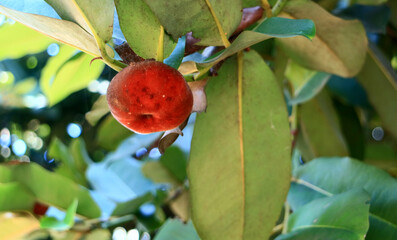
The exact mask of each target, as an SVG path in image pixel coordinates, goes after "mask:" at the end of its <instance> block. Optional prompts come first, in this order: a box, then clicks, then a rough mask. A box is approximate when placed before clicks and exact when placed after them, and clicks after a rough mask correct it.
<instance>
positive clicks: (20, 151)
mask: <svg viewBox="0 0 397 240" xmlns="http://www.w3.org/2000/svg"><path fill="white" fill-rule="evenodd" d="M26 150H27V146H26V143H25V142H24V141H23V140H21V139H18V140H16V141H15V142H14V143H13V144H12V151H13V152H14V154H15V155H17V156H18V157H20V156H23V155H24V154H25V152H26Z"/></svg>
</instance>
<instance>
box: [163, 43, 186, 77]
mask: <svg viewBox="0 0 397 240" xmlns="http://www.w3.org/2000/svg"><path fill="white" fill-rule="evenodd" d="M185 45H186V37H185V36H182V37H181V38H179V40H178V43H177V44H176V47H175V49H174V51H172V53H171V55H170V56H169V57H168V58H166V59H164V63H165V64H167V65H168V66H171V67H173V68H175V69H178V68H179V66H180V65H181V63H182V59H183V57H184V55H185Z"/></svg>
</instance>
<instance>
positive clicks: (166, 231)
mask: <svg viewBox="0 0 397 240" xmlns="http://www.w3.org/2000/svg"><path fill="white" fill-rule="evenodd" d="M169 239H172V240H200V238H199V236H198V235H197V232H196V230H195V229H194V226H193V224H192V221H189V222H187V223H186V224H183V223H182V222H181V221H179V220H177V219H168V220H167V221H166V222H165V223H164V225H163V226H162V227H161V228H160V230H159V232H158V233H157V234H156V236H155V237H154V240H169Z"/></svg>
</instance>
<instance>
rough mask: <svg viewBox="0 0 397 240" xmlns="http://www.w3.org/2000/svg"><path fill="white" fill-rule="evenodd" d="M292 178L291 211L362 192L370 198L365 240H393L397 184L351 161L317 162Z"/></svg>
mask: <svg viewBox="0 0 397 240" xmlns="http://www.w3.org/2000/svg"><path fill="white" fill-rule="evenodd" d="M293 175H294V179H293V183H292V185H291V189H290V193H289V195H288V202H289V203H290V204H291V207H292V208H293V209H294V210H297V209H300V207H301V206H303V205H305V204H306V203H308V202H310V201H312V200H314V199H317V198H321V197H324V196H328V197H331V196H332V195H334V194H339V193H343V192H346V191H349V190H351V189H357V188H362V189H364V190H365V191H367V192H368V193H369V194H370V195H371V202H370V204H371V208H370V227H369V231H368V233H367V236H366V238H365V239H366V240H375V239H382V240H383V239H384V240H392V239H396V237H397V214H396V211H394V210H395V209H396V207H397V190H396V189H397V180H396V179H394V178H393V177H391V176H390V175H389V174H387V173H386V172H384V171H382V170H380V169H378V168H376V167H373V166H370V165H367V164H364V163H361V162H359V161H357V160H354V159H351V158H318V159H315V160H314V161H311V162H309V163H307V164H304V165H303V166H301V167H299V168H297V169H296V170H295V171H294V173H293Z"/></svg>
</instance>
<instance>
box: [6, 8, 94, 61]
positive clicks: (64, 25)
mask: <svg viewBox="0 0 397 240" xmlns="http://www.w3.org/2000/svg"><path fill="white" fill-rule="evenodd" d="M0 13H1V14H4V15H6V16H8V17H10V18H12V19H14V20H15V21H17V22H20V23H22V24H24V25H26V26H28V27H30V28H32V29H34V30H36V31H38V32H40V33H42V34H45V35H47V36H49V37H51V38H53V39H55V40H57V41H59V42H62V43H66V44H68V45H71V46H73V47H75V48H77V49H80V50H82V51H84V52H86V53H88V54H91V55H94V56H100V52H99V50H98V47H97V44H96V42H95V39H94V37H93V36H92V35H90V34H89V33H88V32H86V31H85V30H84V29H82V28H81V27H80V26H79V25H77V24H75V23H73V22H70V21H64V20H59V19H55V18H50V17H46V16H41V15H35V14H30V13H23V12H19V11H15V10H12V9H9V8H6V7H3V6H1V5H0ZM27 44H28V43H27Z"/></svg>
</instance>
